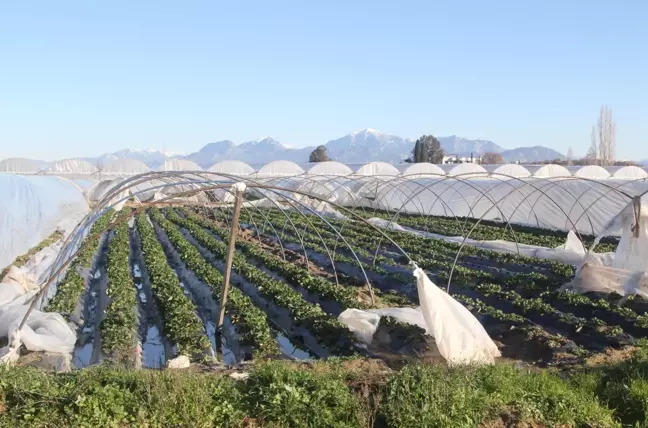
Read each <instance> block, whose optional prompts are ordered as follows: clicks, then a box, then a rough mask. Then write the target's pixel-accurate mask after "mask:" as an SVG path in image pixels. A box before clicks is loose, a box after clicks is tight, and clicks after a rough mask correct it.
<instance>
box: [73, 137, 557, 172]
mask: <svg viewBox="0 0 648 428" xmlns="http://www.w3.org/2000/svg"><path fill="white" fill-rule="evenodd" d="M439 142H440V143H441V147H442V148H443V150H444V152H445V153H446V154H453V155H458V156H465V157H470V156H471V155H472V156H474V157H479V156H480V155H482V154H483V153H486V152H497V153H500V154H501V155H502V157H503V158H504V160H505V161H506V162H523V163H529V162H540V161H545V160H551V159H556V158H558V159H566V158H565V156H564V155H563V154H561V153H559V152H557V151H555V150H553V149H550V148H547V147H542V146H535V147H519V148H516V149H512V150H506V149H504V148H503V147H501V146H499V145H497V144H496V143H494V142H492V141H488V140H470V139H466V138H462V137H458V136H456V135H452V136H449V137H440V138H439ZM325 146H326V148H327V153H328V156H329V158H331V159H333V160H336V161H339V162H343V163H347V164H353V163H364V162H372V161H383V162H390V163H394V164H397V163H402V162H403V161H404V160H405V159H406V158H408V157H409V156H410V154H411V151H412V148H413V146H414V140H411V139H408V138H403V137H399V136H396V135H390V134H385V133H382V132H379V131H376V130H375V129H363V130H362V131H358V132H353V133H351V134H348V135H345V136H344V137H341V138H338V139H335V140H331V141H329V142H327V143H326V144H325ZM314 149H315V146H309V147H304V148H299V149H295V148H291V147H287V146H285V145H283V144H281V143H280V142H279V141H277V140H275V139H274V138H272V137H264V138H260V139H258V140H254V141H248V142H245V143H242V144H238V145H237V144H234V143H233V142H232V141H230V140H223V141H217V142H214V143H209V144H207V145H206V146H204V147H203V148H201V149H200V150H199V151H197V152H195V153H191V154H188V155H182V154H178V153H167V152H162V151H158V150H154V149H149V150H133V149H124V150H120V151H117V152H114V153H107V154H104V155H101V156H99V157H96V158H85V160H88V161H90V162H92V163H94V164H95V165H97V166H99V167H101V166H103V165H105V164H106V163H108V162H110V161H113V160H116V159H124V158H126V159H135V160H139V161H142V162H143V163H145V164H146V165H148V166H149V167H150V168H158V167H160V166H161V165H162V164H163V163H164V162H165V161H166V160H168V159H179V158H183V159H188V160H191V161H194V162H195V163H197V164H198V165H200V167H202V168H209V167H210V166H212V165H213V164H215V163H216V162H219V161H223V160H239V161H243V162H246V163H249V164H254V165H259V164H264V163H267V162H270V161H273V160H288V161H293V162H296V163H306V162H308V157H309V155H310V153H311V152H312V151H313V150H314Z"/></svg>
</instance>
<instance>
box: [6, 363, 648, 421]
mask: <svg viewBox="0 0 648 428" xmlns="http://www.w3.org/2000/svg"><path fill="white" fill-rule="evenodd" d="M647 373H648V353H647V352H646V351H645V350H640V351H638V352H637V353H636V355H635V356H634V357H633V358H632V359H631V360H629V361H625V362H621V363H617V364H614V365H612V366H605V367H597V368H590V369H587V370H584V371H582V372H578V373H572V374H564V373H557V372H553V371H546V370H537V369H533V370H528V369H523V368H520V367H517V366H514V365H511V364H496V365H494V366H489V367H468V368H466V367H463V368H456V369H453V368H447V367H443V366H440V365H436V366H431V365H428V366H424V365H408V366H405V367H404V368H403V369H401V370H399V371H396V372H394V371H390V370H388V369H386V368H385V367H384V366H383V365H382V364H380V363H378V362H375V361H372V360H352V359H332V360H329V361H326V362H324V361H321V362H314V363H310V364H295V363H288V362H269V363H259V364H257V365H256V366H255V367H254V368H252V369H251V371H250V376H249V378H248V379H247V380H242V381H241V380H239V381H237V380H234V379H232V378H231V377H229V376H226V375H223V374H215V373H210V372H198V371H191V370H190V371H181V372H174V371H129V370H124V369H115V368H109V367H102V366H99V367H93V368H90V369H85V370H82V371H76V372H73V373H70V374H58V375H56V374H48V373H44V372H42V371H40V370H37V369H32V368H2V369H0V426H33V427H46V426H58V427H61V426H107V427H110V426H141V427H144V426H146V427H157V426H192V427H193V426H198V427H202V426H205V427H207V426H222V427H235V426H270V427H367V426H376V427H386V426H389V427H412V426H425V427H475V426H479V425H481V426H517V425H520V426H524V424H530V425H535V426H574V427H578V426H590V427H617V426H618V427H620V426H644V425H645V423H646V420H647V414H648V413H647V412H648V380H647V378H646V374H647ZM622 423H623V425H622Z"/></svg>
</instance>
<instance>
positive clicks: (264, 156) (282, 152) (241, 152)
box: [184, 137, 314, 169]
mask: <svg viewBox="0 0 648 428" xmlns="http://www.w3.org/2000/svg"><path fill="white" fill-rule="evenodd" d="M313 149H314V147H305V148H302V149H293V148H290V147H287V146H284V145H283V144H281V143H280V142H279V141H277V140H275V139H274V138H272V137H263V138H259V139H258V140H254V141H247V142H245V143H242V144H239V145H236V144H234V143H233V142H231V141H229V140H224V141H218V142H216V143H209V144H207V145H206V146H204V147H203V148H202V149H200V150H199V151H197V152H196V153H192V154H190V155H188V156H186V157H185V158H184V159H188V160H191V161H194V162H196V163H197V164H198V165H200V167H201V168H204V169H207V168H209V167H210V166H212V165H214V164H215V163H217V162H220V161H224V160H239V161H242V162H246V163H249V164H255V165H257V164H264V163H267V162H270V161H273V160H289V161H293V162H306V161H308V156H309V155H310V152H311V151H313Z"/></svg>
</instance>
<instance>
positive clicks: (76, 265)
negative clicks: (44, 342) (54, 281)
mask: <svg viewBox="0 0 648 428" xmlns="http://www.w3.org/2000/svg"><path fill="white" fill-rule="evenodd" d="M114 214H115V211H114V210H112V209H110V210H108V211H106V213H104V214H103V215H102V216H101V217H99V218H98V219H97V221H95V222H94V224H93V225H92V227H91V228H90V232H88V236H87V237H86V239H85V240H84V242H83V243H82V248H81V251H80V252H79V254H77V257H76V259H74V260H73V261H72V263H70V265H69V266H68V269H67V272H66V274H65V276H64V277H63V279H62V280H61V282H59V283H58V285H57V286H56V295H55V296H54V297H53V298H52V299H51V300H50V301H49V303H48V304H47V306H46V308H45V310H46V311H47V312H59V313H61V314H70V313H72V312H73V311H74V308H76V305H77V303H78V302H79V299H80V298H81V294H82V293H83V290H85V282H84V280H83V277H82V276H81V274H80V273H79V270H80V269H89V268H90V264H91V263H92V258H93V257H94V254H95V253H96V252H97V248H98V247H99V242H100V239H101V237H100V236H97V237H95V235H96V234H98V233H99V232H101V231H102V230H104V229H105V228H106V227H108V225H109V224H110V221H111V220H112V218H113V215H114Z"/></svg>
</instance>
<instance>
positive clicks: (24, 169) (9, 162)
mask: <svg viewBox="0 0 648 428" xmlns="http://www.w3.org/2000/svg"><path fill="white" fill-rule="evenodd" d="M45 168H46V164H45V162H40V161H36V160H32V159H24V158H9V159H5V160H2V161H0V173H3V172H5V173H9V174H38V173H39V172H41V171H43V170H44V169H45Z"/></svg>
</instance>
